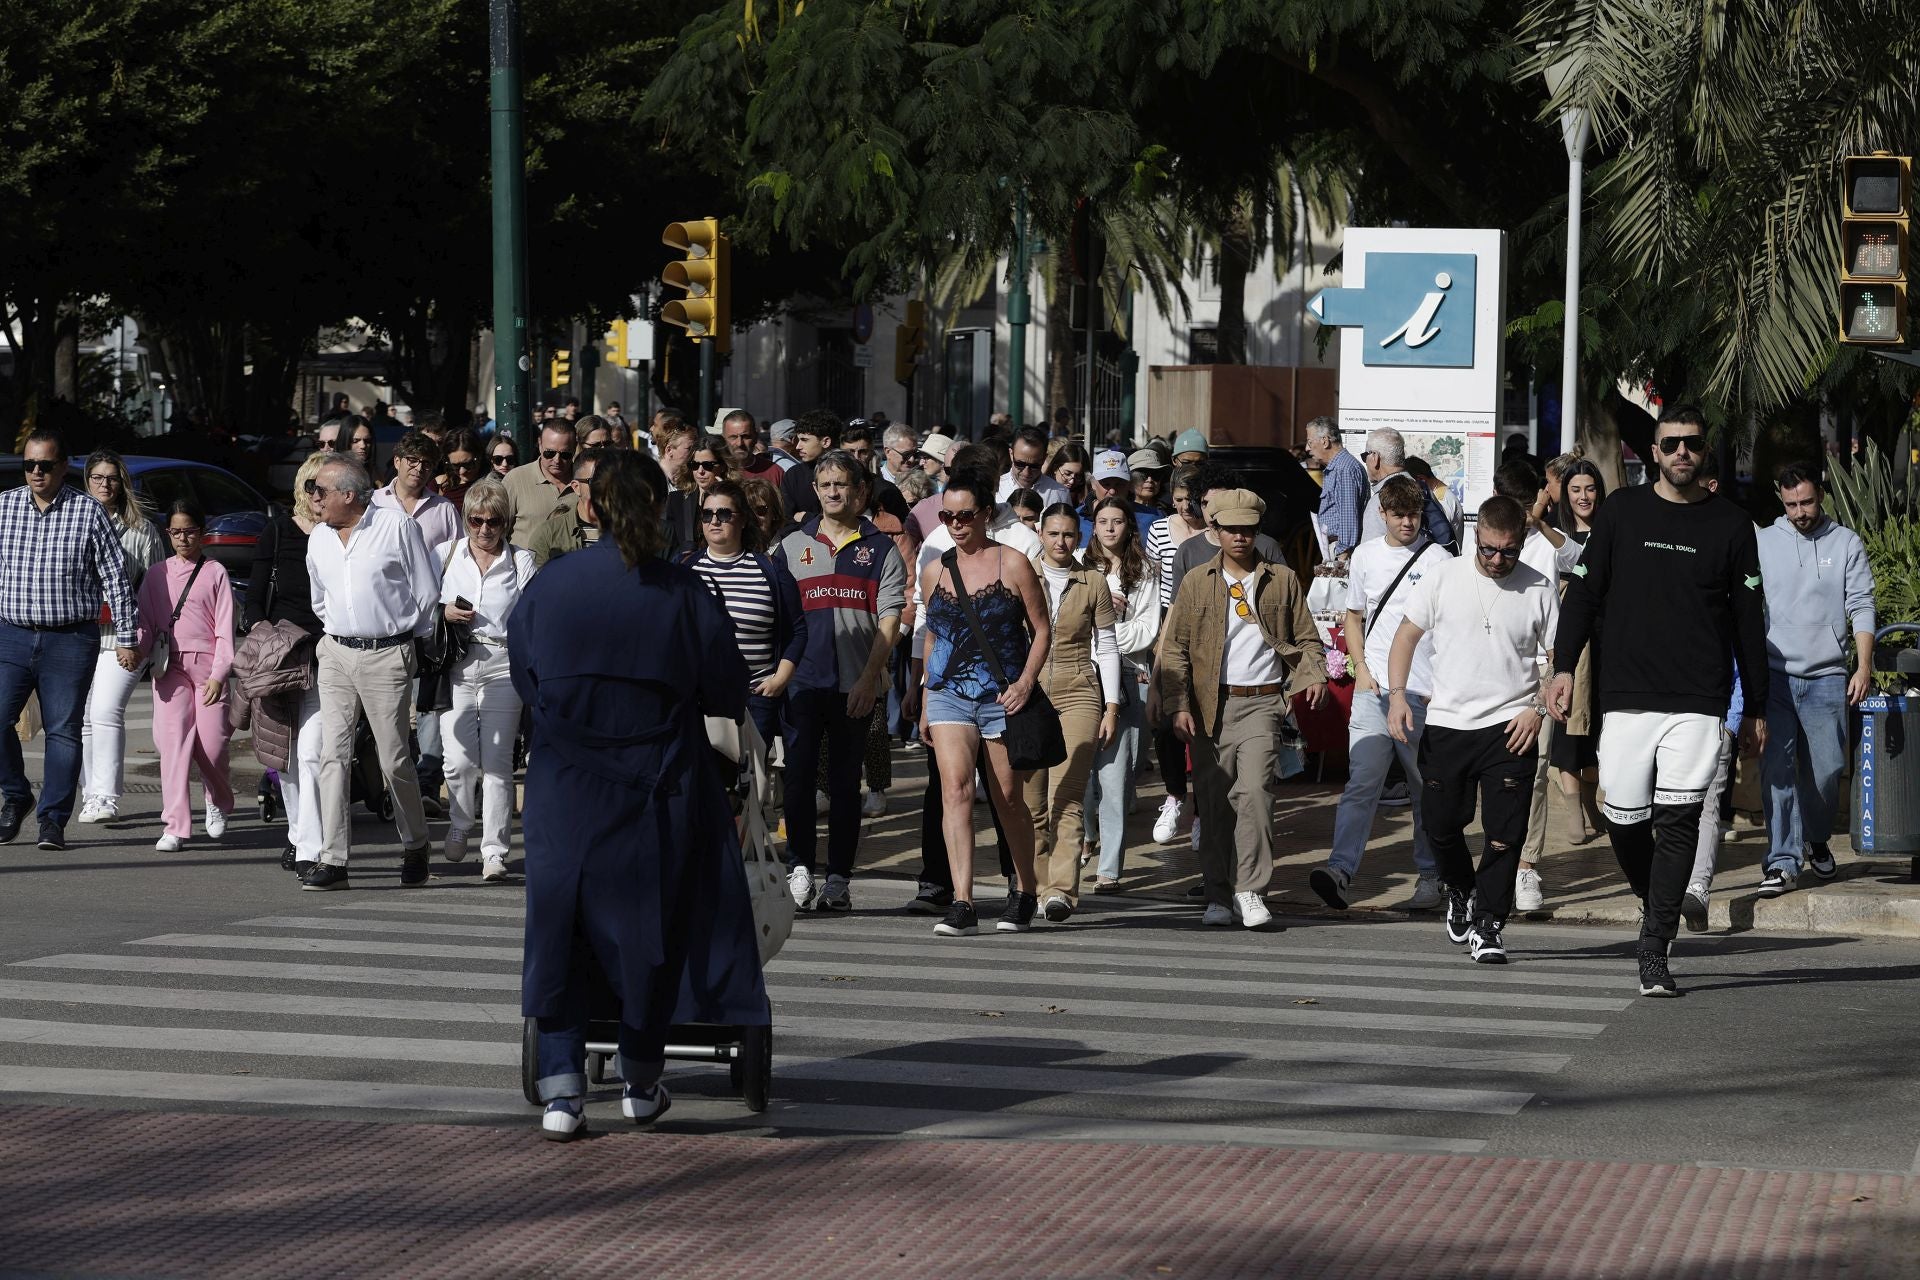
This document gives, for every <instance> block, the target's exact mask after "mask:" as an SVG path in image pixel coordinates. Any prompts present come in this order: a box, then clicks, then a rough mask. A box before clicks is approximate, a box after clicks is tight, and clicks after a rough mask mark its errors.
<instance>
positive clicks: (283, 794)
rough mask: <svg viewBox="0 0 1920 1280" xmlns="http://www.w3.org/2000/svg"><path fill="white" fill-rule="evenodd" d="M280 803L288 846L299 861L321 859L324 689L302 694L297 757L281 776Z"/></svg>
mask: <svg viewBox="0 0 1920 1280" xmlns="http://www.w3.org/2000/svg"><path fill="white" fill-rule="evenodd" d="M280 803H281V804H282V805H283V806H285V808H286V811H287V843H288V844H290V845H292V846H293V849H294V853H293V856H294V858H295V860H296V861H299V862H318V861H319V860H320V690H319V688H318V686H317V685H316V686H315V687H314V688H310V689H308V690H307V691H306V692H305V693H303V694H301V695H300V718H299V720H298V722H297V726H296V728H295V730H294V739H293V758H292V759H291V760H288V761H287V767H286V768H285V769H283V770H282V771H281V773H280Z"/></svg>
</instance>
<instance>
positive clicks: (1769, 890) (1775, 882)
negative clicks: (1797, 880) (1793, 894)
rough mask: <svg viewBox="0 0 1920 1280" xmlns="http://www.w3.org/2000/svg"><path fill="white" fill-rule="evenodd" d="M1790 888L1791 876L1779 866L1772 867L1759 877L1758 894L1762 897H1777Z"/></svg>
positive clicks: (1791, 884) (1791, 886)
mask: <svg viewBox="0 0 1920 1280" xmlns="http://www.w3.org/2000/svg"><path fill="white" fill-rule="evenodd" d="M1792 888H1793V877H1792V876H1790V875H1788V874H1787V873H1786V872H1785V871H1783V870H1781V869H1780V868H1779V867H1774V868H1773V869H1771V870H1769V871H1768V872H1767V874H1766V875H1764V876H1761V877H1760V896H1761V897H1763V898H1777V897H1779V896H1780V895H1781V894H1783V893H1786V892H1788V891H1789V890H1791V889H1792Z"/></svg>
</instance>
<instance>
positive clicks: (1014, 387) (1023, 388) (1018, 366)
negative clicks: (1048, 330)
mask: <svg viewBox="0 0 1920 1280" xmlns="http://www.w3.org/2000/svg"><path fill="white" fill-rule="evenodd" d="M1012 271H1013V284H1012V287H1011V288H1009V289H1008V290H1007V329H1008V330H1009V336H1008V341H1007V405H1008V412H1010V413H1011V414H1012V415H1013V425H1014V427H1015V429H1016V430H1017V429H1018V428H1019V427H1020V425H1021V424H1022V423H1023V422H1024V421H1025V420H1026V416H1027V415H1026V408H1027V395H1026V392H1027V322H1028V321H1029V320H1031V319H1032V318H1033V304H1032V302H1031V300H1030V299H1029V298H1028V297H1027V276H1028V275H1029V274H1031V272H1030V270H1029V268H1028V265H1027V193H1026V192H1025V191H1024V190H1022V191H1020V192H1018V193H1016V194H1015V196H1014V198H1013V267H1012Z"/></svg>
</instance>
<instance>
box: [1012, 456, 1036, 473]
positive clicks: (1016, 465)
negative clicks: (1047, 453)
mask: <svg viewBox="0 0 1920 1280" xmlns="http://www.w3.org/2000/svg"><path fill="white" fill-rule="evenodd" d="M1039 469H1040V464H1039V463H1037V462H1022V461H1020V460H1019V459H1018V458H1015V459H1014V460H1013V470H1015V471H1038V470H1039Z"/></svg>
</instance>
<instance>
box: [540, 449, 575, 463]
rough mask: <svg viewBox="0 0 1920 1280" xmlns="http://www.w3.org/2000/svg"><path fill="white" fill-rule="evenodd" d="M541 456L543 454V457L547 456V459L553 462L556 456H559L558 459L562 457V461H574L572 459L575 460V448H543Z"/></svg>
mask: <svg viewBox="0 0 1920 1280" xmlns="http://www.w3.org/2000/svg"><path fill="white" fill-rule="evenodd" d="M540 456H541V457H543V458H545V459H546V460H547V461H548V462H552V461H553V460H554V459H555V458H558V459H560V461H562V462H572V461H573V450H571V449H542V450H541V451H540Z"/></svg>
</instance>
